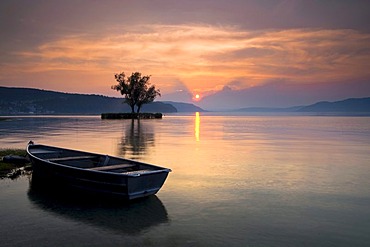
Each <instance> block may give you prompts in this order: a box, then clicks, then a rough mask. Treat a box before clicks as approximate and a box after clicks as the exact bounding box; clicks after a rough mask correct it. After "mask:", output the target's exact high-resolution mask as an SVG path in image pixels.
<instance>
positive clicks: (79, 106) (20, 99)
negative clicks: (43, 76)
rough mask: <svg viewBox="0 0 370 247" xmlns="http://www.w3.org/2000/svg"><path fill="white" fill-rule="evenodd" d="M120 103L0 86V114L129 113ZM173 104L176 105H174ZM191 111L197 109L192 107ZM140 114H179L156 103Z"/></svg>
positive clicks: (79, 95) (167, 104) (118, 100)
mask: <svg viewBox="0 0 370 247" xmlns="http://www.w3.org/2000/svg"><path fill="white" fill-rule="evenodd" d="M122 102H123V98H113V97H106V96H102V95H87V94H71V93H61V92H54V91H47V90H40V89H32V88H10V87H0V115H19V114H101V113H103V112H130V111H131V109H130V108H129V107H128V105H127V104H123V103H122ZM173 103H174V104H175V102H173ZM188 105H191V104H188ZM189 107H190V106H189ZM180 108H181V107H180ZM194 108H196V107H195V106H194ZM180 111H181V110H180ZM142 112H162V113H173V112H179V110H178V109H176V107H175V106H173V105H172V104H169V103H164V102H158V101H157V102H153V103H151V104H147V105H144V106H143V107H142Z"/></svg>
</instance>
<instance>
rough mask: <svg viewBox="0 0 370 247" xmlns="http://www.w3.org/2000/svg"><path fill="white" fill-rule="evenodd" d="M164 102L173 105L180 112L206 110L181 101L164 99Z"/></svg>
mask: <svg viewBox="0 0 370 247" xmlns="http://www.w3.org/2000/svg"><path fill="white" fill-rule="evenodd" d="M163 103H166V104H170V105H173V106H174V107H175V108H176V109H177V111H178V112H205V110H204V109H202V108H200V107H198V106H196V105H193V104H189V103H180V102H173V101H163Z"/></svg>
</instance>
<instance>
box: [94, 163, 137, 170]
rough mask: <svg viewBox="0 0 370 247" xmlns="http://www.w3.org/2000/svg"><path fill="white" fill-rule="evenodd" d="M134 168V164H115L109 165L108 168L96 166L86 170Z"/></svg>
mask: <svg viewBox="0 0 370 247" xmlns="http://www.w3.org/2000/svg"><path fill="white" fill-rule="evenodd" d="M134 166H135V165H134V164H117V165H110V166H97V167H93V168H88V169H87V170H94V171H108V170H115V169H123V168H130V167H134Z"/></svg>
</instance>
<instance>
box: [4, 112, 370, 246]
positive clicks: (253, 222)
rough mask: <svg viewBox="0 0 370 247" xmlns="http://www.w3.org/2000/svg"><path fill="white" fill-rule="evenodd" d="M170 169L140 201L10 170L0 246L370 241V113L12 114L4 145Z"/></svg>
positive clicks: (365, 243)
mask: <svg viewBox="0 0 370 247" xmlns="http://www.w3.org/2000/svg"><path fill="white" fill-rule="evenodd" d="M29 140H33V141H34V142H35V143H41V144H48V145H56V146H61V147H67V148H72V149H80V150H87V151H91V152H98V153H105V154H111V155H115V156H122V157H126V158H130V159H135V160H140V161H144V162H149V163H153V164H157V165H160V166H165V167H169V168H171V169H172V172H171V173H170V174H169V176H168V178H167V181H166V182H165V184H164V186H163V187H162V189H161V190H160V191H159V192H158V193H157V195H156V196H153V197H149V198H147V199H144V200H139V201H136V202H135V201H134V202H130V203H114V202H109V203H108V202H103V201H91V200H84V199H83V198H76V197H73V196H66V195H58V194H54V195H52V194H48V193H42V192H40V191H35V190H34V189H33V188H32V187H31V186H30V180H31V177H27V176H24V177H21V178H18V179H16V180H10V179H2V180H0V205H1V210H0V222H1V228H0V236H1V239H0V246H228V247H230V246H346V247H347V246H368V244H369V243H370V234H369V233H370V118H369V117H336V116H330V117H329V116H326V117H325V116H243V115H234V116H233V115H225V114H214V113H213V114H206V113H200V114H199V113H194V114H192V115H166V116H164V117H163V119H158V120H140V121H138V120H134V121H132V120H101V119H100V117H99V116H77V117H76V116H59V117H45V116H43V117H12V118H10V119H9V120H7V121H0V148H8V147H12V148H25V147H26V145H27V143H28V141H29Z"/></svg>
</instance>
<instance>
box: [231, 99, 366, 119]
mask: <svg viewBox="0 0 370 247" xmlns="http://www.w3.org/2000/svg"><path fill="white" fill-rule="evenodd" d="M237 111H241V112H296V113H305V112H306V113H308V112H310V113H318V114H330V113H333V114H335V113H337V114H338V113H341V114H345V115H351V114H352V115H370V97H367V98H350V99H345V100H341V101H334V102H328V101H321V102H317V103H315V104H312V105H308V106H294V107H288V108H268V107H249V108H241V109H238V110H237Z"/></svg>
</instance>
